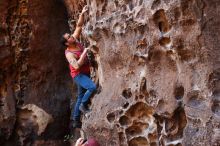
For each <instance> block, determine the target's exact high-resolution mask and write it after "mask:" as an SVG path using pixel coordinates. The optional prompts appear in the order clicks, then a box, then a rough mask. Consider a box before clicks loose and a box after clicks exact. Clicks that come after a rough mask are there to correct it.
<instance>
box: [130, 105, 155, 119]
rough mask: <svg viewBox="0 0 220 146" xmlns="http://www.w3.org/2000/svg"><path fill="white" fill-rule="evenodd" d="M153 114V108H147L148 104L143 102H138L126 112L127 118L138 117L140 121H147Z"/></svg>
mask: <svg viewBox="0 0 220 146" xmlns="http://www.w3.org/2000/svg"><path fill="white" fill-rule="evenodd" d="M152 113H153V110H152V108H151V107H149V106H147V104H145V103H143V102H138V103H136V104H134V105H132V106H131V107H130V108H129V109H128V110H127V112H126V116H128V117H137V118H139V120H146V119H147V118H148V117H149V115H151V114H152Z"/></svg>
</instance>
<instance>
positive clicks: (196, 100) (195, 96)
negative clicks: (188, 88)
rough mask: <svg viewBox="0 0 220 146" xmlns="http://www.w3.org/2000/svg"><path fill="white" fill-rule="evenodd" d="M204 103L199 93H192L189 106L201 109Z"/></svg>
mask: <svg viewBox="0 0 220 146" xmlns="http://www.w3.org/2000/svg"><path fill="white" fill-rule="evenodd" d="M203 102H204V99H203V98H202V97H199V93H198V92H196V93H192V94H190V95H189V99H188V102H187V104H188V105H189V106H191V107H199V106H200V105H201V104H202V103H203Z"/></svg>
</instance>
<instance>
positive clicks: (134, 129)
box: [125, 122, 149, 136]
mask: <svg viewBox="0 0 220 146" xmlns="http://www.w3.org/2000/svg"><path fill="white" fill-rule="evenodd" d="M148 126H149V125H148V124H147V123H141V122H137V123H135V124H133V125H132V126H130V127H129V128H127V129H126V130H125V132H126V134H127V136H136V135H140V134H142V133H143V132H144V130H145V129H146V128H147V127H148Z"/></svg>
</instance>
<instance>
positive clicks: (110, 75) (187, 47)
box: [0, 0, 220, 146]
mask: <svg viewBox="0 0 220 146" xmlns="http://www.w3.org/2000/svg"><path fill="white" fill-rule="evenodd" d="M65 4H66V8H67V9H68V13H69V17H70V19H69V21H67V20H68V18H67V14H66V10H65V7H64V5H63V3H62V0H47V1H44V2H42V1H37V0H32V1H28V0H11V1H8V0H1V1H0V22H1V25H0V145H3V144H4V145H7V146H11V145H19V144H22V142H23V144H24V145H31V144H33V145H36V146H41V145H51V146H52V145H54V146H59V145H60V146H61V145H65V143H63V142H62V140H61V139H62V138H63V136H64V134H65V133H66V131H67V129H68V127H67V126H68V121H69V97H70V96H71V94H70V87H71V85H72V83H71V78H70V76H69V75H68V69H67V64H66V62H65V58H64V55H63V50H62V48H61V47H60V44H59V38H60V36H61V34H63V33H64V32H66V31H67V30H68V24H67V22H68V23H69V26H70V29H71V30H73V29H74V26H75V22H76V21H75V20H76V19H77V18H78V14H79V12H80V11H81V9H82V7H83V6H84V5H85V4H88V5H89V15H88V17H87V18H86V25H85V27H84V29H83V37H82V39H81V40H82V41H83V42H84V44H85V45H88V44H91V45H94V46H95V47H94V48H93V49H94V50H95V51H96V54H95V58H96V61H97V66H95V69H94V71H95V78H96V81H98V83H99V87H100V88H99V89H101V92H100V93H99V94H96V95H95V96H94V98H93V100H92V105H91V107H92V112H91V113H90V114H88V115H87V117H84V118H83V129H84V131H85V132H86V135H87V136H92V137H96V138H97V139H98V140H99V141H100V143H101V144H102V145H111V146H118V145H122V146H124V145H125V146H126V145H130V146H136V145H138V146H146V145H167V146H168V145H169V146H171V145H177V146H180V145H195V146H207V145H213V146H217V145H220V124H219V123H220V93H219V90H220V69H219V68H220V62H219V61H220V60H219V58H220V52H219V48H220V39H219V38H220V37H219V34H220V29H219V24H220V22H219V21H220V19H219V18H220V17H219V10H220V2H219V1H218V0H112V1H107V0H86V1H84V0H80V1H79V0H65ZM30 104H32V105H34V106H33V107H35V106H37V107H39V109H40V110H43V111H45V112H46V113H47V114H49V115H51V116H52V117H53V119H54V121H53V122H52V123H50V124H49V125H48V126H47V127H46V125H47V122H48V121H49V120H48V121H47V120H46V121H47V122H46V123H45V124H43V128H42V129H41V130H40V132H39V131H38V130H39V129H38V128H37V125H38V124H39V122H37V121H38V120H33V119H34V117H35V116H33V115H34V112H32V111H33V110H31V111H30V110H27V111H26V110H24V109H23V108H22V107H26V106H27V105H30ZM34 109H35V108H34ZM37 109H38V108H37ZM100 111H101V112H100ZM17 115H18V116H17ZM19 115H20V116H19ZM21 115H22V116H21ZM28 115H32V116H31V117H32V118H31V117H29V116H28ZM27 116H28V118H27ZM21 117H22V118H21ZM23 117H24V118H23ZM29 118H30V120H28V119H29ZM23 120H24V121H23ZM21 121H23V122H21ZM22 123H24V124H22ZM45 127H46V129H45ZM16 129H17V131H23V132H21V135H19V134H16ZM37 129H38V130H37ZM37 131H38V132H39V134H41V136H38V134H36V133H38V132H37ZM18 133H19V132H18ZM23 137H25V139H24V141H20V143H18V142H19V139H20V138H23ZM35 140H36V141H35Z"/></svg>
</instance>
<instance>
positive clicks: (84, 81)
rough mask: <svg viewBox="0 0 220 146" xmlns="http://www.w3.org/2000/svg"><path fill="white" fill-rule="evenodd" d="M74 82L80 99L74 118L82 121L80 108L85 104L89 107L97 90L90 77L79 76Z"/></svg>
mask: <svg viewBox="0 0 220 146" xmlns="http://www.w3.org/2000/svg"><path fill="white" fill-rule="evenodd" d="M73 80H74V82H75V83H76V85H77V88H78V97H77V101H76V104H75V108H74V112H73V116H72V118H73V119H74V120H80V115H81V112H80V110H79V106H80V105H81V104H83V105H84V106H87V104H88V101H89V98H90V96H91V95H92V93H93V92H94V91H95V90H96V85H95V83H94V82H93V81H92V80H91V79H90V78H89V76H88V75H85V74H82V73H80V74H78V75H77V76H75V77H74V79H73Z"/></svg>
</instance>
